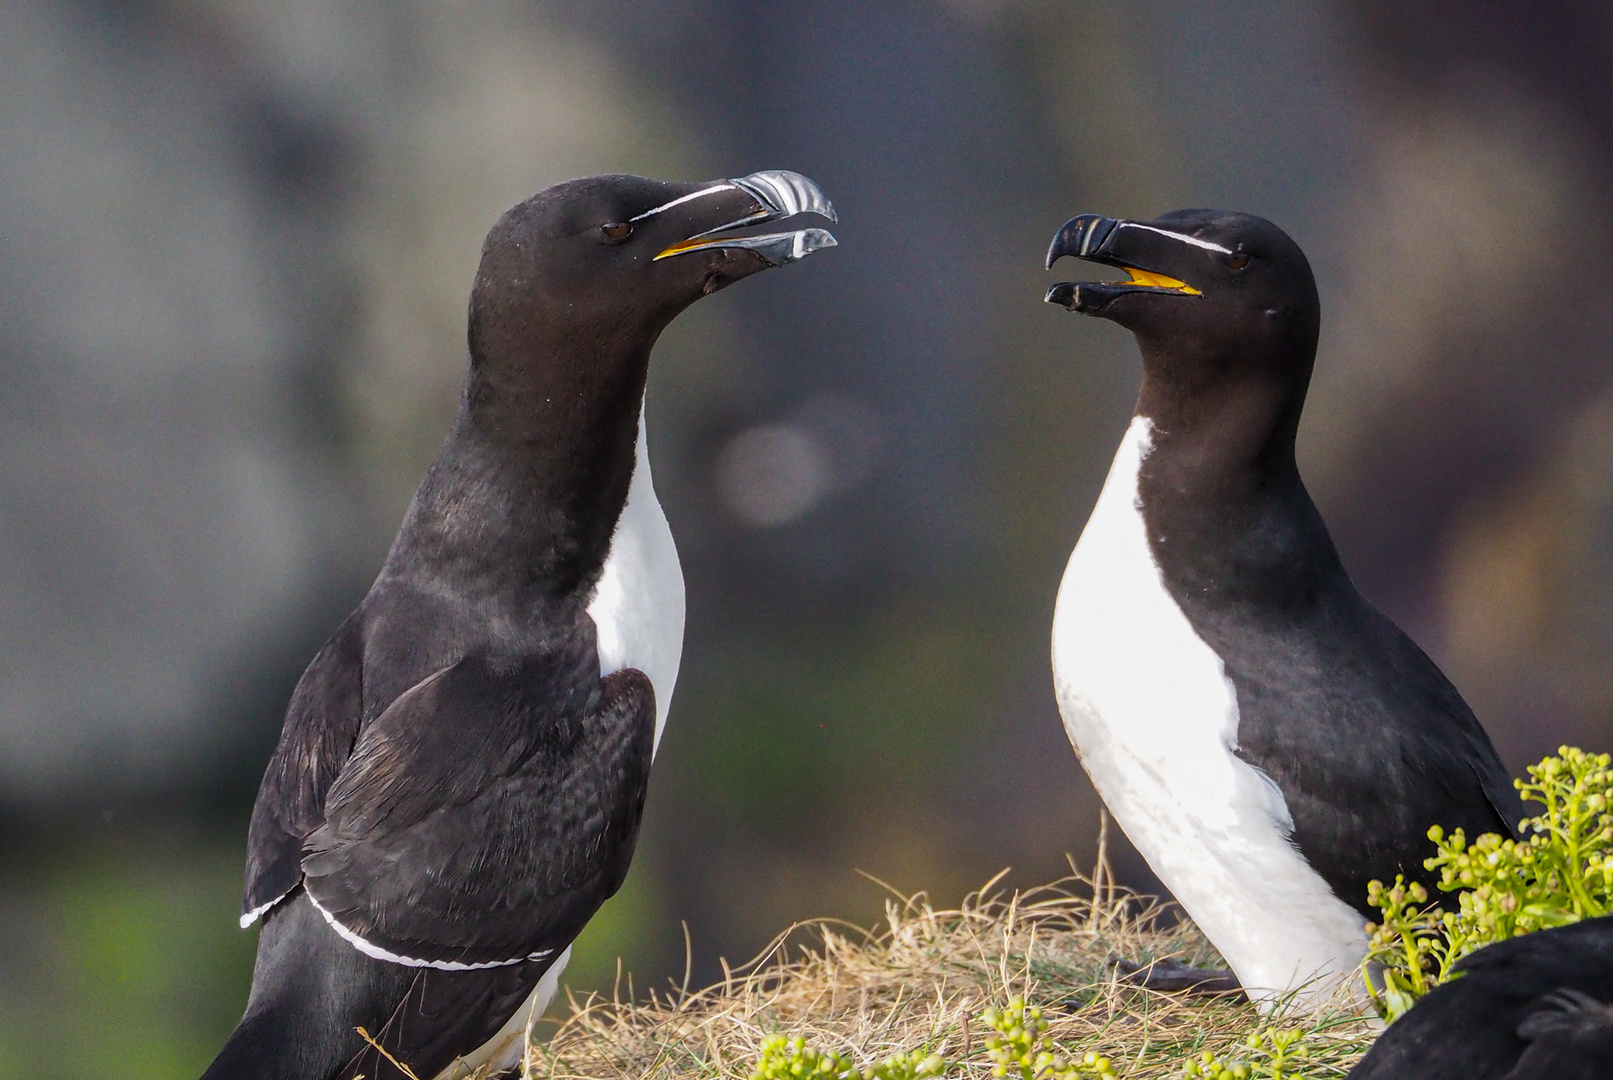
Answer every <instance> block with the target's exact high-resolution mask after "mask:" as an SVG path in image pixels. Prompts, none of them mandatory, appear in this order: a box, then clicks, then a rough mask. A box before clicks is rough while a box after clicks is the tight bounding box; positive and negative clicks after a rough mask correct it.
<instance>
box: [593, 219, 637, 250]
mask: <svg viewBox="0 0 1613 1080" xmlns="http://www.w3.org/2000/svg"><path fill="white" fill-rule="evenodd" d="M599 234H600V235H601V236H603V237H604V238H605V239H606V240H610V241H613V242H615V243H618V244H619V243H621V242H622V241H623V240H626V239H627V238H628V237H629V236H631V235H633V226H632V224H631V223H630V222H626V221H607V222H606V223H605V224H603V225H601V226H600V227H599Z"/></svg>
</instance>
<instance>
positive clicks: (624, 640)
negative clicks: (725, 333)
mask: <svg viewBox="0 0 1613 1080" xmlns="http://www.w3.org/2000/svg"><path fill="white" fill-rule="evenodd" d="M799 213H813V214H819V215H822V216H824V217H827V218H829V219H830V220H834V210H833V208H832V207H831V206H830V204H829V201H828V199H826V198H825V197H824V195H823V193H822V191H820V190H819V189H818V187H817V185H816V184H814V183H813V182H812V181H810V180H808V179H807V178H806V177H803V176H800V175H798V174H796V173H792V172H784V171H769V172H759V173H753V174H751V175H749V176H745V177H741V178H740V179H737V180H719V181H714V182H709V183H703V184H670V183H663V182H661V181H657V180H646V179H643V178H641V177H636V176H599V177H592V178H589V179H584V180H574V181H571V182H568V183H564V184H560V185H558V186H556V187H552V188H549V189H548V190H546V191H543V192H541V193H540V194H538V195H535V196H533V197H532V198H531V199H528V200H527V201H525V202H523V203H521V204H520V205H518V206H516V207H514V208H513V209H511V210H510V211H509V212H507V213H506V214H505V215H504V216H503V217H502V218H500V219H499V221H498V223H497V224H496V225H494V226H493V229H492V231H491V232H490V233H489V234H488V237H487V241H486V243H485V245H484V246H483V248H482V259H481V266H480V268H479V270H478V271H477V274H476V280H475V284H474V286H473V287H472V290H471V299H470V316H469V335H468V336H469V343H470V370H469V373H468V375H467V376H466V379H465V384H464V392H463V395H462V397H461V401H460V407H459V412H458V415H457V417H456V418H455V420H454V423H453V427H452V429H451V431H450V433H449V435H448V438H447V441H446V443H445V444H444V446H443V448H442V451H441V452H440V453H439V454H438V456H437V459H436V460H435V461H434V462H433V463H432V465H431V467H430V468H429V469H428V470H427V472H426V475H425V479H424V480H422V481H421V484H420V488H419V490H418V491H417V492H416V493H415V497H414V501H413V503H412V504H411V505H410V507H409V510H408V513H407V515H406V516H405V518H404V521H403V525H402V528H401V529H400V530H399V532H398V535H397V539H396V540H395V541H394V542H393V544H392V549H391V551H390V553H389V554H388V555H387V558H386V561H385V564H384V565H383V566H382V568H381V571H380V575H379V577H377V579H376V581H375V584H374V585H373V586H372V587H371V589H370V592H369V594H368V595H367V596H366V597H365V598H364V600H363V602H362V603H361V604H360V605H359V607H358V609H357V610H356V611H354V612H353V613H352V614H351V615H350V616H348V618H347V620H346V621H345V622H344V623H343V624H342V625H341V627H340V628H339V629H338V630H337V631H336V633H335V635H334V636H333V637H332V638H331V639H330V641H328V642H327V643H326V644H325V646H324V647H323V648H322V649H321V650H320V651H319V653H318V654H317V655H316V656H315V657H314V659H313V662H312V663H311V664H310V665H309V666H308V669H307V671H306V672H305V673H304V674H303V677H302V680H301V682H300V683H298V685H297V689H296V691H295V693H294V694H293V696H292V699H291V703H290V705H289V707H288V709H287V712H286V720H285V726H284V729H283V731H282V734H281V737H280V744H279V747H278V749H277V750H276V751H275V753H274V757H273V758H272V759H271V761H270V762H269V767H268V771H267V772H266V773H265V774H264V778H263V784H262V787H261V788H260V790H259V792H258V799H257V804H256V807H255V808H254V810H253V813H252V820H251V825H250V829H249V833H248V840H247V845H248V850H247V868H246V897H245V903H244V912H245V914H244V915H243V917H242V919H241V923H242V925H243V926H247V925H249V924H250V923H252V922H253V921H254V920H255V919H258V918H260V917H261V918H262V919H263V929H262V934H261V936H260V938H259V940H258V958H257V967H256V969H255V971H254V973H253V979H252V991H251V996H250V998H249V1000H248V1002H247V1007H246V1014H245V1016H244V1017H243V1018H242V1020H241V1022H240V1024H239V1026H237V1027H236V1029H235V1032H234V1034H233V1035H231V1036H230V1039H229V1041H228V1042H227V1043H226V1044H225V1046H224V1049H223V1050H222V1051H221V1052H220V1053H219V1055H218V1058H217V1059H216V1060H215V1061H214V1062H213V1065H212V1067H211V1068H209V1069H208V1071H207V1073H206V1080H226V1078H228V1080H241V1078H247V1077H251V1078H263V1080H271V1078H272V1080H327V1078H333V1077H343V1078H349V1080H353V1078H356V1077H359V1076H363V1077H366V1078H368V1080H378V1078H386V1077H401V1076H403V1075H405V1074H404V1073H403V1072H402V1071H401V1069H400V1068H399V1065H398V1063H400V1062H401V1063H402V1064H403V1065H406V1066H408V1067H409V1069H411V1070H412V1073H413V1075H415V1076H417V1077H419V1078H420V1080H431V1078H432V1077H436V1076H441V1075H445V1074H446V1073H447V1071H448V1070H450V1069H451V1068H461V1069H463V1070H466V1071H469V1070H472V1069H476V1068H478V1067H482V1066H490V1067H491V1068H492V1069H493V1070H494V1071H497V1070H499V1069H503V1068H508V1067H509V1066H511V1065H513V1064H514V1063H515V1062H516V1060H517V1058H518V1056H519V1054H520V1052H521V1048H522V1045H523V1041H522V1035H523V1033H524V1031H525V1028H526V1026H527V1024H528V1022H529V1020H530V1019H531V1018H532V1017H533V1016H535V1015H537V1014H541V1012H542V1010H543V1009H544V1008H545V1007H546V1006H547V1004H548V1002H549V999H550V997H551V996H552V995H553V993H554V991H555V986H556V983H557V980H558V978H559V975H560V972H561V969H562V968H563V967H564V966H565V963H566V960H567V958H568V956H569V954H570V947H571V942H572V940H573V939H574V938H575V937H576V936H577V934H578V932H579V931H581V930H582V928H583V926H584V924H586V923H587V922H588V920H589V919H590V918H591V917H592V916H593V914H594V912H595V911H596V910H597V909H598V908H599V905H600V904H601V903H602V902H603V901H604V900H605V899H606V898H607V897H609V896H610V895H611V894H613V893H614V892H615V891H616V890H617V888H618V887H619V886H620V885H621V883H622V880H623V877H624V876H625V875H626V872H627V866H628V862H629V860H630V859H631V857H632V854H633V844H634V840H635V838H636V836H637V833H638V826H639V817H640V813H641V811H642V809H643V805H644V795H645V785H646V782H647V779H648V775H649V769H650V762H651V760H652V758H653V756H654V753H655V747H656V745H657V743H658V741H659V739H660V735H661V730H662V725H663V724H664V723H665V720H666V712H667V705H668V702H669V701H670V699H671V696H672V686H673V681H674V680H675V679H676V677H677V673H678V662H679V657H680V653H681V650H682V642H683V615H684V594H683V576H682V573H681V571H680V569H679V566H678V556H677V551H676V549H675V548H674V547H673V544H672V534H671V532H670V531H669V530H668V528H667V523H666V518H665V516H664V515H663V514H662V512H661V507H660V505H659V504H658V503H657V502H656V499H655V491H654V488H653V487H652V485H651V480H650V464H649V461H648V459H647V457H646V439H645V433H644V422H643V412H642V403H643V399H644V386H645V377H646V372H647V370H648V365H649V359H650V351H651V349H652V347H653V346H654V344H655V341H656V338H657V336H658V335H659V334H660V333H661V331H662V330H663V329H664V328H665V327H666V326H667V324H668V323H670V322H671V321H672V319H673V317H675V316H676V315H677V314H678V313H679V312H680V311H682V310H683V309H684V308H686V307H688V306H689V305H690V304H692V303H694V302H695V301H696V300H698V299H700V298H701V297H703V296H707V295H709V294H711V293H713V292H715V291H717V290H718V289H720V288H722V287H724V286H726V285H729V284H731V283H733V282H735V281H738V280H739V279H741V278H744V277H748V276H750V275H751V274H754V273H756V272H757V271H759V270H765V269H767V268H768V267H771V266H781V265H783V264H786V263H790V262H794V261H796V260H798V259H800V258H802V257H804V256H805V255H807V254H809V253H811V252H813V251H816V250H818V249H820V248H824V247H829V246H831V245H833V244H834V242H835V241H834V238H833V237H832V236H830V235H829V234H828V233H827V232H825V231H824V230H822V229H801V230H795V231H790V232H779V233H770V234H766V235H754V234H753V235H746V234H743V233H741V232H739V231H738V230H741V229H743V228H745V227H746V226H752V225H758V224H762V223H765V222H769V221H773V220H776V219H779V218H784V217H789V216H792V215H795V214H799ZM359 1028H363V1029H365V1031H366V1032H367V1033H368V1034H369V1036H370V1038H371V1039H373V1040H374V1043H373V1044H372V1043H371V1042H368V1041H366V1039H365V1038H364V1037H362V1036H361V1035H360V1034H359V1032H358V1029H359Z"/></svg>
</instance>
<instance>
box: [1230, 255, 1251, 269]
mask: <svg viewBox="0 0 1613 1080" xmlns="http://www.w3.org/2000/svg"><path fill="white" fill-rule="evenodd" d="M1225 262H1226V264H1227V266H1228V267H1230V268H1231V269H1233V270H1242V269H1243V268H1244V267H1245V266H1248V265H1249V253H1248V252H1247V251H1234V252H1233V253H1232V254H1231V255H1228V256H1227V257H1226V259H1225Z"/></svg>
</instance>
